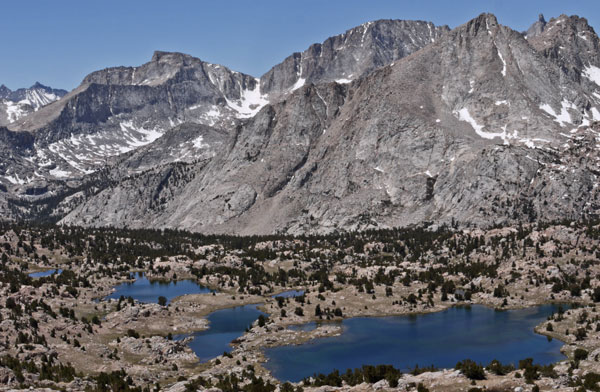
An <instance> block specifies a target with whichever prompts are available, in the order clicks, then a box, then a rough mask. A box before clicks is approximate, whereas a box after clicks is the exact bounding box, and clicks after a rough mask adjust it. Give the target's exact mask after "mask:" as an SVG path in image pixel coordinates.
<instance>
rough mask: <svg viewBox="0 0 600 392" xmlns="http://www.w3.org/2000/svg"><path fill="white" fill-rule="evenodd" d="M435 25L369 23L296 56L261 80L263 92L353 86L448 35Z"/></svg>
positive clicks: (387, 22) (402, 22)
mask: <svg viewBox="0 0 600 392" xmlns="http://www.w3.org/2000/svg"><path fill="white" fill-rule="evenodd" d="M449 30H450V29H449V28H448V27H447V26H442V27H438V26H435V25H434V24H433V23H431V22H423V21H407V20H378V21H375V22H368V23H365V24H362V25H360V26H358V27H355V28H353V29H350V30H348V31H346V32H345V33H344V34H340V35H337V36H335V37H331V38H328V39H327V40H326V41H325V42H323V43H321V44H314V45H312V46H310V47H309V48H308V49H307V50H305V51H304V52H301V53H294V54H292V55H291V56H289V57H287V58H286V59H285V60H284V61H283V62H281V64H278V65H276V66H275V67H273V68H272V69H271V70H269V71H268V72H267V73H266V74H264V75H263V76H262V77H261V78H260V91H261V92H262V93H264V94H269V96H271V97H280V96H281V95H285V94H287V93H289V92H291V91H294V90H296V89H298V88H300V87H302V86H304V85H305V84H310V83H315V84H316V83H324V82H333V81H335V82H338V83H349V82H351V81H352V80H354V79H359V78H361V77H363V76H365V75H367V74H368V73H369V72H371V71H373V70H375V69H377V68H379V67H382V66H384V65H388V64H390V63H392V62H393V61H395V60H398V59H401V58H403V57H406V56H408V55H410V54H412V53H414V52H416V51H418V50H420V49H422V48H424V47H425V46H427V45H429V44H430V43H432V42H434V41H435V40H436V39H437V38H439V37H440V36H442V35H443V34H444V33H446V32H448V31H449Z"/></svg>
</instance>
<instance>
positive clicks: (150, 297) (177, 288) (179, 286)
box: [105, 274, 214, 303]
mask: <svg viewBox="0 0 600 392" xmlns="http://www.w3.org/2000/svg"><path fill="white" fill-rule="evenodd" d="M213 291H214V290H211V289H209V288H208V287H204V286H202V285H200V284H198V282H196V281H194V280H189V279H188V280H177V281H166V282H165V281H150V280H148V278H146V276H145V275H144V274H138V278H137V279H136V280H135V281H133V282H127V283H122V284H120V285H118V286H116V287H115V291H114V292H113V293H112V294H110V295H108V296H106V297H105V298H106V299H111V298H114V299H119V298H120V297H121V296H124V297H125V298H127V297H133V299H135V300H138V301H139V302H143V303H151V302H154V303H158V297H161V296H162V297H165V298H166V299H167V303H170V302H171V300H172V299H173V298H175V297H179V296H180V295H186V294H205V293H212V292H213Z"/></svg>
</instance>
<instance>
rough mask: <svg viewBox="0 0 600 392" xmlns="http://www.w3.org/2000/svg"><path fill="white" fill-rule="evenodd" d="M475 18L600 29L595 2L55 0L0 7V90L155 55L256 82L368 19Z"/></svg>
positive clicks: (64, 80)
mask: <svg viewBox="0 0 600 392" xmlns="http://www.w3.org/2000/svg"><path fill="white" fill-rule="evenodd" d="M482 12H491V13H494V14H495V15H496V16H497V17H498V20H499V22H500V23H501V24H504V25H507V26H510V27H512V28H514V29H516V30H524V29H526V28H527V27H528V26H529V25H530V24H531V23H533V22H534V21H535V20H537V16H538V14H539V13H543V14H544V15H545V16H546V18H547V19H550V17H553V16H558V15H560V14H562V13H566V14H568V15H572V14H577V15H579V16H584V17H586V18H587V19H588V20H589V22H590V24H591V25H592V26H594V27H595V28H596V30H598V29H600V1H598V0H579V1H570V2H567V1H565V0H544V1H538V0H453V1H449V0H435V1H433V0H432V1H424V0H421V1H404V0H363V1H360V0H302V1H288V0H264V1H261V0H254V1H249V0H219V1H201V0H197V1H191V0H181V1H176V0H172V1H169V2H167V1H155V0H143V1H141V0H140V1H138V0H119V1H114V0H103V1H93V2H92V1H81V0H77V1H74V0H57V1H42V0H30V1H11V2H5V3H3V4H2V23H0V34H1V35H0V36H1V37H2V39H0V53H2V60H1V61H0V84H5V85H7V86H8V87H10V88H12V89H16V88H18V87H27V86H30V85H32V84H33V83H34V82H35V81H40V82H42V83H44V84H48V85H51V86H53V87H58V88H65V89H72V88H74V87H76V86H77V85H78V84H79V83H80V81H81V80H82V79H83V77H84V76H85V75H86V74H88V73H90V72H92V71H95V70H98V69H102V68H106V67H111V66H117V65H127V66H129V65H140V64H143V63H145V62H147V61H148V60H149V59H150V57H151V56H152V53H153V51H154V50H165V51H179V52H184V53H189V54H191V55H194V56H196V57H199V58H201V59H203V60H206V61H209V62H213V63H218V64H223V65H225V66H227V67H229V68H231V69H234V70H237V71H241V72H245V73H249V74H251V75H254V76H260V75H262V74H263V73H264V72H266V71H267V70H268V69H269V68H270V67H271V66H273V65H275V64H277V63H278V62H280V61H281V60H283V59H284V58H285V57H286V56H288V55H289V54H291V53H293V52H295V51H302V50H304V49H305V48H307V47H308V46H309V45H310V44H312V43H314V42H322V41H323V40H325V39H326V38H327V37H329V36H332V35H336V34H339V33H342V32H344V31H345V30H347V29H349V28H351V27H354V26H356V25H359V24H361V23H364V22H367V21H370V20H375V19H419V20H428V21H432V22H434V23H435V24H440V25H442V24H447V25H449V26H450V27H456V26H458V25H460V24H462V23H465V22H467V21H468V20H470V19H472V18H474V17H475V16H477V15H478V14H480V13H482Z"/></svg>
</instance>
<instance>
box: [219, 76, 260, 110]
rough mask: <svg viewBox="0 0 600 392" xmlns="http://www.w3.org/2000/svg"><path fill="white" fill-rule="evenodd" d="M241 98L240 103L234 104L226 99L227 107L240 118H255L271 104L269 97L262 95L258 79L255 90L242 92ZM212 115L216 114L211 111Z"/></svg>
mask: <svg viewBox="0 0 600 392" xmlns="http://www.w3.org/2000/svg"><path fill="white" fill-rule="evenodd" d="M240 97H241V98H240V100H239V101H238V102H233V101H231V100H229V99H227V98H226V99H225V100H226V101H227V106H229V107H230V108H231V109H233V110H235V111H236V113H237V117H238V118H250V117H254V116H255V115H256V113H258V112H259V111H260V109H262V108H263V106H265V105H267V104H268V103H269V100H268V99H267V96H266V95H262V94H261V93H260V80H258V79H256V84H255V85H254V89H253V90H249V89H244V90H242V91H241V93H240ZM211 113H214V112H212V111H211Z"/></svg>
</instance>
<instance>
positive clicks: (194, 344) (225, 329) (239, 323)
mask: <svg viewBox="0 0 600 392" xmlns="http://www.w3.org/2000/svg"><path fill="white" fill-rule="evenodd" d="M257 306H258V305H246V306H238V307H235V308H228V309H221V310H217V311H215V312H213V313H211V314H209V315H208V317H207V319H208V321H209V322H210V325H209V329H207V330H205V331H200V332H196V333H194V334H192V335H180V336H176V337H175V338H176V339H183V338H184V337H187V336H193V337H194V340H192V341H191V342H190V343H189V344H188V345H189V346H190V347H191V349H192V350H194V352H195V353H196V355H197V356H198V358H200V361H201V362H205V361H208V360H209V359H212V358H214V357H216V356H219V355H221V354H223V352H225V351H227V352H229V351H231V346H230V345H229V344H230V343H231V341H232V340H234V339H236V338H239V337H240V336H242V335H243V334H244V332H245V331H246V328H247V327H249V326H250V325H251V324H252V323H253V322H254V321H255V320H256V319H257V318H258V316H260V315H261V314H264V313H263V312H261V311H260V310H258V309H257Z"/></svg>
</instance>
